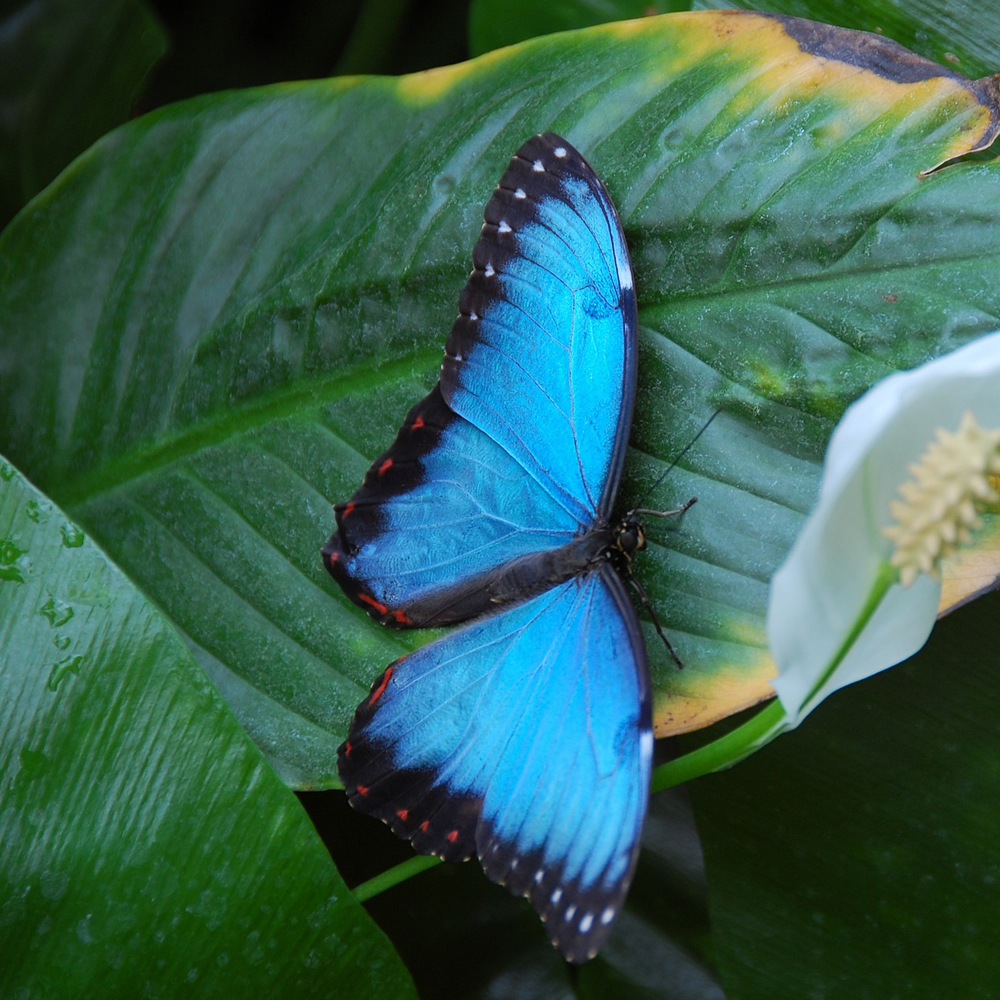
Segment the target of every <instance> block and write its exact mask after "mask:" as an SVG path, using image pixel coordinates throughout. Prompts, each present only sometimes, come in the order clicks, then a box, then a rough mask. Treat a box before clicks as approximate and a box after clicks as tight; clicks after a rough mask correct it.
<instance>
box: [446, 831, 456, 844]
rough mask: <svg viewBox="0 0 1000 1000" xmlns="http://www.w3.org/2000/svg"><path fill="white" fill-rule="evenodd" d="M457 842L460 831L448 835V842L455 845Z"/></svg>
mask: <svg viewBox="0 0 1000 1000" xmlns="http://www.w3.org/2000/svg"><path fill="white" fill-rule="evenodd" d="M456 840H458V830H452V831H451V833H449V834H448V841H449V843H452V844H454V843H455V841H456Z"/></svg>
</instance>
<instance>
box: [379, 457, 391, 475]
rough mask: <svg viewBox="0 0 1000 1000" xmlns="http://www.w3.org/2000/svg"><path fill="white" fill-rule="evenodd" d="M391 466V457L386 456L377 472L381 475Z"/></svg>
mask: <svg viewBox="0 0 1000 1000" xmlns="http://www.w3.org/2000/svg"><path fill="white" fill-rule="evenodd" d="M391 468H392V459H391V458H387V459H386V460H385V461H384V462H383V463H382V464H381V465H380V466H379V467H378V474H379V475H380V476H381V475H382V473H383V472H388V471H389V469H391Z"/></svg>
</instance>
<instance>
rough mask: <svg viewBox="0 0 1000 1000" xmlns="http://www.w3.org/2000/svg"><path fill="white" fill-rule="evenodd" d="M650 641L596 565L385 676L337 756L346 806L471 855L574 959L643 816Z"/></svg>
mask: <svg viewBox="0 0 1000 1000" xmlns="http://www.w3.org/2000/svg"><path fill="white" fill-rule="evenodd" d="M645 656H646V654H645V646H644V643H643V640H642V636H641V633H640V631H639V625H638V621H637V619H636V616H635V612H634V610H633V608H632V606H631V604H630V603H629V601H628V598H627V595H626V594H625V592H624V588H623V586H622V584H621V581H620V580H619V579H618V577H617V575H616V574H615V573H614V571H613V570H612V569H611V567H610V565H608V564H604V565H602V566H601V567H600V568H599V569H596V570H594V571H592V572H590V573H588V574H586V575H583V576H580V577H577V578H574V579H572V580H569V581H568V582H566V583H563V584H561V585H559V586H557V587H555V588H553V589H551V590H549V591H547V592H545V593H544V594H541V595H540V596H538V597H535V598H532V599H531V600H528V601H526V602H524V603H522V604H519V605H516V606H514V607H512V608H509V609H506V610H504V611H501V612H498V613H496V614H493V615H489V616H486V617H484V618H481V619H479V620H477V621H475V622H473V623H471V624H469V625H467V626H464V627H463V628H461V629H459V630H457V631H455V632H452V633H451V634H450V635H447V636H445V637H444V638H443V639H440V640H438V641H436V642H434V643H431V644H430V645H428V646H425V647H423V648H422V649H420V650H418V651H416V652H415V653H411V654H410V655H409V656H407V657H406V658H404V659H403V660H400V661H397V662H396V663H395V664H393V665H392V666H390V667H389V668H387V670H386V671H385V673H384V674H383V675H382V676H381V677H380V678H379V679H378V680H377V681H376V683H375V684H374V685H373V687H372V691H371V693H370V694H369V696H368V698H367V699H366V700H365V701H364V702H362V704H361V705H360V706H359V708H358V711H357V713H356V715H355V719H354V722H353V724H352V727H351V732H350V735H349V737H348V739H347V741H346V742H345V743H344V744H343V746H342V747H341V750H340V756H339V767H340V775H341V779H342V780H343V782H344V786H345V788H346V790H347V793H348V795H349V796H350V798H351V802H352V804H353V805H355V806H356V807H357V808H359V809H361V810H362V811H364V812H367V813H370V814H372V815H375V816H378V817H379V818H381V819H383V820H385V821H386V822H387V823H389V825H390V826H392V828H393V829H394V831H395V832H396V833H398V834H399V835H400V836H404V837H407V838H408V839H410V840H411V841H412V843H413V846H414V847H415V848H417V849H418V850H420V851H423V852H425V853H434V854H439V855H441V856H442V857H444V858H446V859H448V860H461V859H463V858H465V857H469V856H470V855H471V854H472V853H477V854H478V855H479V857H480V859H481V861H482V864H483V868H484V869H485V871H486V873H487V874H488V875H489V877H490V878H492V879H493V880H494V881H496V882H500V883H502V884H505V885H506V886H507V887H508V888H509V889H510V890H511V892H514V893H516V894H519V895H525V896H528V897H529V898H530V900H531V902H532V905H533V906H534V907H535V909H536V910H537V911H538V912H539V914H541V916H542V918H543V919H544V920H545V921H546V924H547V928H548V931H549V933H550V935H551V936H552V938H553V940H554V942H555V944H556V945H557V947H559V949H560V950H561V951H562V953H563V954H564V955H565V956H566V957H567V958H568V959H570V960H571V961H584V960H586V959H587V958H588V957H591V956H592V955H593V954H594V953H595V952H596V951H597V949H598V948H599V947H600V945H601V943H602V942H603V940H604V938H605V937H606V935H607V933H608V931H609V929H610V926H611V923H612V921H613V919H614V917H615V915H616V914H617V912H618V910H619V909H620V907H621V903H622V900H623V897H624V895H625V892H626V890H627V888H628V884H629V882H630V881H631V877H632V871H633V867H634V864H635V859H636V854H637V850H638V842H639V836H640V833H641V830H642V825H643V821H644V819H645V812H646V802H647V789H648V783H649V774H650V764H651V754H652V723H651V711H650V697H649V687H648V678H647V666H646V658H645Z"/></svg>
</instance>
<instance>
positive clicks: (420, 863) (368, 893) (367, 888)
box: [351, 854, 441, 903]
mask: <svg viewBox="0 0 1000 1000" xmlns="http://www.w3.org/2000/svg"><path fill="white" fill-rule="evenodd" d="M440 863H441V859H440V858H435V857H432V856H431V855H429V854H417V855H415V856H414V857H412V858H410V859H409V860H408V861H404V862H403V863H402V864H399V865H396V866H395V868H390V869H389V870H388V871H384V872H382V873H381V874H380V875H376V876H375V877H374V878H370V879H369V880H368V881H367V882H362V883H361V885H356V886H355V887H354V888H353V889H352V890H351V891H352V892H353V893H354V898H355V899H356V900H357V901H358V902H359V903H365V902H367V901H368V900H369V899H371V898H372V896H377V895H378V894H379V893H380V892H385V890H386V889H391V888H392V887H393V886H394V885H399V883H400V882H405V881H406V879H408V878H411V877H412V876H414V875H418V874H420V872H422V871H426V870H427V869H428V868H433V867H434V866H435V865H439V864H440Z"/></svg>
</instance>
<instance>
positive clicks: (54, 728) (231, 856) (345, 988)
mask: <svg viewBox="0 0 1000 1000" xmlns="http://www.w3.org/2000/svg"><path fill="white" fill-rule="evenodd" d="M0 665H2V666H0V733H2V735H3V738H2V740H0V843H2V844H3V855H2V859H0V928H2V937H3V955H4V957H3V962H2V963H0V995H2V996H4V997H20V996H24V997H27V996H44V997H68V996H73V997H102V998H106V997H126V996H155V997H176V996H188V995H193V992H192V991H194V993H196V994H197V995H198V996H199V997H215V996H218V997H228V996H232V995H233V994H234V992H235V993H237V994H240V995H245V996H253V997H279V996H296V997H300V996H317V997H318V996H323V997H325V996H329V995H330V993H331V990H332V991H333V992H335V993H336V994H337V995H338V996H341V997H348V996H357V997H371V996H375V995H377V994H378V993H379V991H380V990H383V989H384V990H386V991H387V992H388V991H391V992H392V994H393V996H396V995H399V994H402V995H403V996H410V995H412V987H411V986H410V984H409V979H408V976H407V974H406V972H405V970H404V969H403V967H402V965H401V964H400V962H399V960H398V959H397V958H396V956H395V954H394V952H392V951H391V949H389V948H387V946H386V942H385V939H384V937H383V936H382V935H381V933H379V931H378V930H377V929H376V928H375V927H374V926H373V925H372V924H371V922H370V921H369V920H368V919H367V918H366V917H365V915H364V912H363V911H362V910H361V907H360V906H359V905H358V904H357V903H356V902H355V901H354V898H353V896H351V894H350V893H349V892H348V890H347V887H346V886H345V885H344V883H343V882H342V881H341V879H340V877H339V876H338V874H337V872H336V870H335V869H334V867H333V865H332V864H331V863H330V859H329V856H328V855H327V853H326V851H325V849H324V848H323V845H322V843H321V842H320V840H319V838H318V837H317V836H316V834H315V832H314V830H313V828H312V826H311V825H310V823H309V820H308V818H307V817H306V815H305V813H304V812H303V811H302V809H301V807H300V806H299V804H298V802H297V801H296V800H295V797H294V796H293V795H292V793H291V792H289V791H288V790H287V789H286V788H285V787H284V786H283V785H282V783H281V782H280V781H279V779H278V778H277V776H276V775H275V774H274V773H273V771H271V769H270V768H269V767H268V765H267V764H266V763H265V761H264V759H263V758H262V757H261V755H260V753H259V752H258V751H257V749H256V748H255V747H254V746H253V745H252V744H251V743H250V742H249V740H247V738H246V736H245V734H244V733H243V732H242V730H241V729H240V727H239V725H238V724H237V722H236V719H235V718H234V717H233V715H232V713H231V712H230V710H229V709H228V708H227V707H226V705H225V704H224V703H223V702H222V700H221V699H220V698H219V696H218V694H217V692H216V691H215V689H214V688H213V687H212V685H211V684H210V683H208V681H207V679H206V678H205V675H204V673H203V671H201V670H200V669H199V668H198V666H197V664H195V663H194V661H193V660H192V658H191V655H190V652H189V651H188V649H187V647H186V646H185V644H184V642H183V641H182V640H181V639H180V638H179V637H178V636H177V635H176V634H175V633H174V630H173V629H172V628H171V627H170V626H169V625H168V624H167V623H166V622H164V621H163V619H162V618H161V616H160V615H159V614H158V613H157V612H156V611H155V610H154V609H153V608H152V607H151V606H150V605H149V604H148V603H147V602H146V601H145V600H144V599H143V598H142V597H141V596H140V595H139V594H138V593H137V592H136V590H135V588H134V587H133V586H132V584H131V583H130V582H129V581H128V580H127V579H126V578H125V577H124V576H123V575H122V574H121V572H120V571H119V570H118V569H117V568H116V567H115V566H114V565H112V564H111V563H110V562H109V561H108V560H107V558H106V557H105V556H104V554H103V553H102V552H101V551H100V549H98V548H97V546H96V545H95V544H94V543H93V542H92V541H90V539H88V538H86V537H85V536H84V533H83V532H82V531H81V530H80V529H79V528H78V527H77V526H76V525H75V524H73V523H72V522H70V521H68V520H67V519H66V518H65V516H64V515H63V514H62V513H61V511H60V510H59V509H58V508H57V507H55V506H54V505H53V504H52V503H51V502H50V501H49V500H48V499H47V498H46V497H45V496H43V495H42V494H41V493H39V492H38V491H37V490H35V489H33V488H32V487H31V486H30V485H29V484H28V483H27V482H26V481H25V480H24V479H23V478H22V477H21V476H20V475H19V474H18V473H16V472H15V470H14V469H13V468H12V467H11V466H10V465H9V464H7V463H6V462H3V461H2V460H0Z"/></svg>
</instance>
